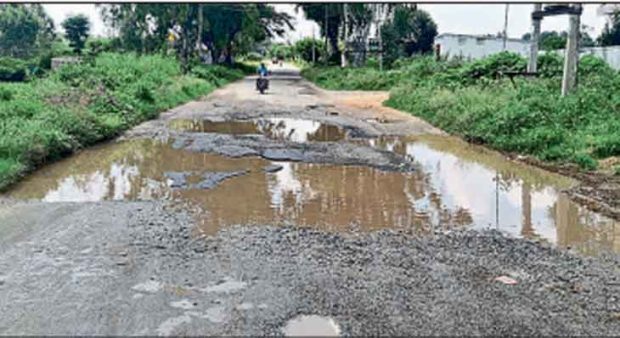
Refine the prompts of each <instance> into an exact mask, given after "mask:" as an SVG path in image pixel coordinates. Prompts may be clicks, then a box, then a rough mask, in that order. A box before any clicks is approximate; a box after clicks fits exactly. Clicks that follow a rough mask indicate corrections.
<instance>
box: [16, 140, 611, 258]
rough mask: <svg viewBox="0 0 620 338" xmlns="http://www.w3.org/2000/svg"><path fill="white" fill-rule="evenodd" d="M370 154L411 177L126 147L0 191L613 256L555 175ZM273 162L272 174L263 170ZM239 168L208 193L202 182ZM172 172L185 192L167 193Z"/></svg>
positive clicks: (431, 157) (444, 150)
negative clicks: (396, 163) (485, 235)
mask: <svg viewBox="0 0 620 338" xmlns="http://www.w3.org/2000/svg"><path fill="white" fill-rule="evenodd" d="M366 142H367V143H369V144H370V145H372V146H375V147H379V148H382V149H386V150H390V151H394V152H397V153H400V154H403V155H406V156H409V157H411V158H412V159H413V160H414V161H415V162H416V163H417V170H416V171H414V172H411V173H397V172H385V171H381V170H378V169H373V168H368V167H360V166H336V165H325V164H308V163H291V162H272V161H267V160H264V159H261V158H257V157H247V158H227V157H223V156H219V155H213V154H205V153H198V152H190V151H185V150H175V149H172V148H171V147H170V146H169V144H167V143H157V142H155V141H151V140H134V141H126V142H120V143H111V144H107V145H102V146H98V147H94V148H90V149H87V150H85V151H83V152H81V153H79V154H77V155H75V156H72V157H70V158H67V159H65V160H62V161H60V162H57V163H54V164H51V165H48V166H45V167H43V168H41V169H40V170H38V171H37V172H35V173H34V174H32V175H30V176H29V177H27V178H25V179H24V180H23V181H22V182H21V183H19V184H18V185H17V186H15V187H14V188H13V189H12V190H10V191H9V192H7V195H9V196H11V197H14V198H24V199H40V200H44V201H49V202H56V201H101V200H151V199H166V200H174V201H180V202H183V203H189V204H191V205H193V206H196V207H197V208H195V209H198V210H200V211H198V212H197V214H196V215H197V219H198V223H199V225H200V229H201V230H202V231H203V232H204V233H207V234H213V233H215V232H217V230H218V229H221V228H222V227H227V226H231V225H236V224H259V225H260V224H273V225H282V224H296V225H300V226H310V227H318V228H321V229H325V230H328V231H350V230H353V229H355V230H360V231H371V230H377V229H382V228H400V229H409V230H413V231H416V232H420V233H430V232H432V231H433V230H449V229H455V228H469V227H472V228H479V229H482V228H497V229H499V230H502V231H504V232H507V233H510V234H512V235H516V236H523V237H527V238H534V239H540V240H544V241H548V242H551V243H556V244H558V245H560V246H563V247H573V248H575V249H577V250H579V251H581V252H583V253H586V254H594V253H596V252H598V251H600V250H602V249H604V250H613V251H616V252H620V224H618V222H615V221H613V220H610V219H608V218H605V217H603V216H601V215H598V214H596V213H592V212H589V211H588V210H586V209H585V208H583V207H580V206H578V205H576V204H575V203H573V202H571V201H570V200H569V199H568V198H567V197H566V196H565V195H564V194H561V193H560V192H559V191H560V190H561V189H563V188H567V187H569V186H571V185H572V184H574V182H573V181H571V180H569V179H566V178H564V177H562V176H559V175H555V174H551V173H548V172H545V171H542V170H539V169H536V168H532V167H529V166H525V165H521V164H518V163H515V162H511V161H506V160H505V159H504V158H503V157H501V156H500V155H498V154H496V153H494V152H490V151H486V150H484V149H483V148H481V147H476V146H472V145H469V144H467V143H465V142H462V141H460V140H457V139H454V138H449V137H423V138H380V139H373V140H368V141H366ZM273 164H277V165H280V166H281V167H282V169H281V170H279V171H277V172H271V173H270V172H265V170H264V168H265V167H266V166H269V165H273ZM240 170H241V171H242V170H248V172H247V173H246V174H245V175H241V176H236V177H230V178H228V179H226V180H223V181H222V182H220V184H219V185H217V186H215V187H213V188H212V189H201V188H198V187H196V186H195V185H194V184H195V183H197V182H199V181H200V180H201V179H202V178H201V177H202V176H203V175H204V174H205V173H207V172H231V171H240ZM170 172H176V173H179V172H185V173H186V178H187V183H188V185H187V186H185V187H184V188H173V187H171V184H172V180H171V179H170V178H169V177H170V175H169V174H168V175H167V174H166V173H170Z"/></svg>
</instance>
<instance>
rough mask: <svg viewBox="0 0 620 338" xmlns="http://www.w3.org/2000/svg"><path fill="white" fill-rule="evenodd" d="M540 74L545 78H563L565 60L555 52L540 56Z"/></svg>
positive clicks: (538, 65) (538, 63) (538, 64)
mask: <svg viewBox="0 0 620 338" xmlns="http://www.w3.org/2000/svg"><path fill="white" fill-rule="evenodd" d="M537 67H538V73H540V75H541V76H543V77H554V76H562V70H563V69H564V58H563V57H562V56H561V55H560V54H558V53H555V52H548V53H544V54H541V55H539V56H538V62H537Z"/></svg>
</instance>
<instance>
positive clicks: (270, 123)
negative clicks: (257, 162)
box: [169, 117, 347, 142]
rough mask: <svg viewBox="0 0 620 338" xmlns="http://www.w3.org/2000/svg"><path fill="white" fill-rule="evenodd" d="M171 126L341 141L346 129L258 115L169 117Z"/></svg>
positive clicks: (281, 138) (345, 135)
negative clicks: (250, 117) (238, 117)
mask: <svg viewBox="0 0 620 338" xmlns="http://www.w3.org/2000/svg"><path fill="white" fill-rule="evenodd" d="M169 126H170V128H173V129H176V130H183V131H189V132H199V133H221V134H230V135H250V134H262V135H265V136H266V137H269V138H271V139H277V140H288V141H293V142H310V141H316V142H329V141H332V142H334V141H340V140H344V139H346V137H347V133H346V130H345V129H344V128H341V127H339V126H336V125H332V124H326V123H322V122H317V121H313V120H306V119H296V118H287V117H284V118H275V117H274V118H261V119H255V120H248V121H209V120H187V119H177V120H172V121H171V122H170V124H169Z"/></svg>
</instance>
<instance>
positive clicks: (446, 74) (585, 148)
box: [303, 52, 620, 169]
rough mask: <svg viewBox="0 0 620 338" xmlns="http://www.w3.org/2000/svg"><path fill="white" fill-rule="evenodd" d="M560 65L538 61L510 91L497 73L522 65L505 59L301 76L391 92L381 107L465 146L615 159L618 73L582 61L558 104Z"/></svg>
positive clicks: (547, 58)
mask: <svg viewBox="0 0 620 338" xmlns="http://www.w3.org/2000/svg"><path fill="white" fill-rule="evenodd" d="M561 64H562V58H561V57H560V56H559V55H557V54H553V53H549V54H546V55H544V56H541V57H540V58H539V69H540V72H541V74H542V76H541V77H540V78H538V79H515V84H516V85H513V84H512V83H511V82H510V81H508V80H507V79H506V78H504V77H501V73H502V72H504V71H507V70H523V69H525V65H526V62H525V60H524V59H523V58H522V57H520V56H518V55H516V54H512V53H506V52H505V53H499V54H496V55H493V56H490V57H488V58H486V59H482V60H476V61H473V62H466V63H460V62H446V61H435V60H434V59H432V58H429V57H418V58H413V59H402V60H398V61H397V62H395V63H394V65H393V68H392V69H391V70H389V71H386V72H379V71H378V70H377V69H376V68H373V67H365V68H360V69H345V70H339V69H338V68H335V67H316V68H308V69H305V70H304V71H303V75H304V76H305V77H307V78H308V79H310V80H312V81H314V82H316V83H317V84H319V85H320V86H322V87H325V88H329V89H349V90H350V89H361V90H377V89H383V90H390V99H389V100H388V101H387V102H386V104H387V105H389V106H391V107H394V108H397V109H401V110H404V111H408V112H411V113H412V114H414V115H417V116H420V117H422V118H424V119H425V120H427V121H429V122H430V123H432V124H434V125H436V126H438V127H440V128H442V129H444V130H446V131H448V132H451V133H454V134H457V135H460V136H462V137H463V138H465V139H467V140H469V141H471V142H476V143H483V144H487V145H489V146H491V147H493V148H496V149H500V150H504V151H509V152H516V153H521V154H530V155H534V156H536V157H538V158H539V159H541V160H545V161H552V162H571V163H575V164H578V165H579V166H581V167H582V168H584V169H594V168H596V166H597V160H598V159H603V158H606V157H609V156H618V155H620V94H618V93H620V74H618V72H616V71H614V70H613V69H611V68H610V67H609V66H608V65H607V64H606V63H605V62H604V61H603V60H601V59H598V58H596V57H594V56H585V57H583V58H582V59H581V60H580V65H579V69H580V78H579V84H580V87H579V90H578V91H577V92H576V93H574V94H573V95H570V96H567V97H561V96H560V83H561V81H560V79H561V71H559V72H558V70H561Z"/></svg>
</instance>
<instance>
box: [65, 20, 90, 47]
mask: <svg viewBox="0 0 620 338" xmlns="http://www.w3.org/2000/svg"><path fill="white" fill-rule="evenodd" d="M62 28H64V30H65V36H66V37H67V40H69V46H70V47H71V48H73V51H74V52H75V53H76V54H78V55H79V54H82V49H84V46H85V45H86V39H87V38H88V33H89V32H90V21H88V18H87V17H86V16H85V15H83V14H80V15H75V16H70V17H68V18H66V19H65V21H63V22H62Z"/></svg>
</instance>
